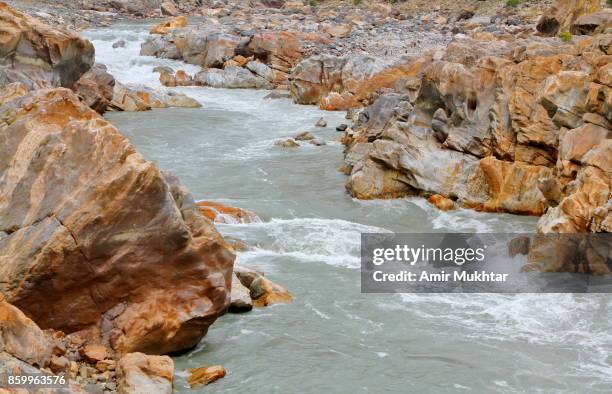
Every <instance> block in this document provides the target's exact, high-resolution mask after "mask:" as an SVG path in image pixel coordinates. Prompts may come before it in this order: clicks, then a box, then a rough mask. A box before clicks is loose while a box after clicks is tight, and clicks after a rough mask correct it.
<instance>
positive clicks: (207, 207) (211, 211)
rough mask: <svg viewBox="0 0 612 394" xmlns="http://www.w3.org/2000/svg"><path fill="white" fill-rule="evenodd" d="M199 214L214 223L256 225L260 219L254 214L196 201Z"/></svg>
mask: <svg viewBox="0 0 612 394" xmlns="http://www.w3.org/2000/svg"><path fill="white" fill-rule="evenodd" d="M196 205H197V206H198V208H199V209H200V212H202V214H203V215H204V216H206V217H207V218H208V219H210V220H212V221H213V222H215V223H257V222H261V219H260V218H259V217H258V216H257V214H255V213H254V212H251V211H247V210H246V209H242V208H235V207H229V206H227V205H223V204H219V203H217V202H213V201H198V202H197V203H196Z"/></svg>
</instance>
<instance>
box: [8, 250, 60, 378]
mask: <svg viewBox="0 0 612 394" xmlns="http://www.w3.org/2000/svg"><path fill="white" fill-rule="evenodd" d="M0 242H2V241H0ZM51 350H52V345H51V341H50V339H49V338H48V337H47V335H45V333H44V332H43V331H42V330H41V329H40V328H39V327H38V326H37V325H36V323H34V322H33V321H32V320H30V319H29V318H28V317H27V316H26V315H25V314H24V313H23V312H22V311H20V310H19V309H18V308H16V307H15V306H13V305H11V304H9V303H8V302H6V301H0V351H2V352H5V353H8V354H10V355H11V356H13V357H16V358H18V359H19V360H21V361H23V362H26V363H28V364H30V365H35V366H38V367H44V366H46V365H47V363H48V362H49V359H50V358H51Z"/></svg>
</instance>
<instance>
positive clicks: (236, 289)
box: [228, 273, 253, 313]
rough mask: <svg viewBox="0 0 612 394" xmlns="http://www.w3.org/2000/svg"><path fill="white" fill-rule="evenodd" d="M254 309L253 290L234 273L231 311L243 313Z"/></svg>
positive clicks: (229, 310)
mask: <svg viewBox="0 0 612 394" xmlns="http://www.w3.org/2000/svg"><path fill="white" fill-rule="evenodd" d="M251 309H253V301H251V291H250V290H249V289H248V288H247V287H245V286H244V285H243V284H242V283H240V279H238V277H237V276H236V274H235V273H234V277H233V279H232V293H231V302H230V306H229V309H228V312H230V313H243V312H248V311H250V310H251Z"/></svg>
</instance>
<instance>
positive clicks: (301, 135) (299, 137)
mask: <svg viewBox="0 0 612 394" xmlns="http://www.w3.org/2000/svg"><path fill="white" fill-rule="evenodd" d="M314 138H315V136H314V135H312V134H311V133H310V132H308V131H303V132H301V133H299V134H298V135H296V136H295V137H293V139H294V140H296V141H310V140H314Z"/></svg>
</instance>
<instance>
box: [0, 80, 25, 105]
mask: <svg viewBox="0 0 612 394" xmlns="http://www.w3.org/2000/svg"><path fill="white" fill-rule="evenodd" d="M28 91H29V89H28V87H27V86H26V85H24V84H23V83H21V82H13V83H10V84H8V85H5V86H2V87H0V104H4V103H7V102H9V101H11V100H14V99H16V98H19V97H21V96H24V95H26V94H27V93H28Z"/></svg>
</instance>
